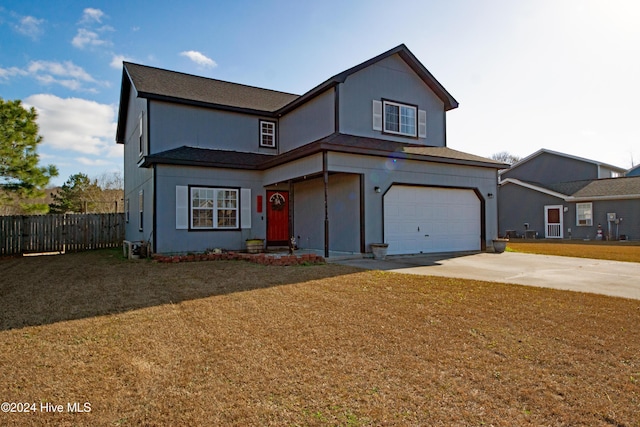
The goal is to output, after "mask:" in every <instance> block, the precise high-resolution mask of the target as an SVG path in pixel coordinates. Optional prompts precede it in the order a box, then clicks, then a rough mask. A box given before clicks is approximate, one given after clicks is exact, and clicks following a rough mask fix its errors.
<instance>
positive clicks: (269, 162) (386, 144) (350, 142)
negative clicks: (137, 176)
mask: <svg viewBox="0 0 640 427" xmlns="http://www.w3.org/2000/svg"><path fill="white" fill-rule="evenodd" d="M322 151H333V152H341V153H352V154H364V155H371V156H383V157H387V158H392V159H393V158H395V159H411V160H421V161H431V162H436V163H452V164H464V165H471V166H480V167H490V168H499V167H502V166H505V165H504V164H503V163H501V162H498V161H495V160H492V159H487V158H485V157H480V156H476V155H473V154H468V153H463V152H461V151H457V150H452V149H451V148H447V147H425V146H421V145H406V144H404V143H400V142H394V141H386V140H382V139H376V138H364V137H359V136H354V135H345V134H334V135H331V136H328V137H325V138H322V139H319V140H317V141H314V142H311V143H309V144H306V145H303V146H302V147H299V148H296V149H295V150H292V151H288V152H286V153H283V154H278V155H273V154H257V153H246V152H238V151H227V150H215V149H208V148H197V147H188V146H183V147H180V148H175V149H172V150H168V151H163V152H161V153H156V154H153V155H150V156H147V157H146V158H145V162H144V164H143V166H150V165H152V164H154V163H160V164H174V165H186V166H207V167H221V168H234V169H257V170H264V169H268V168H270V167H273V166H277V165H279V164H282V163H286V162H289V161H292V160H296V159H299V158H302V157H306V156H310V155H313V154H316V153H320V152H322Z"/></svg>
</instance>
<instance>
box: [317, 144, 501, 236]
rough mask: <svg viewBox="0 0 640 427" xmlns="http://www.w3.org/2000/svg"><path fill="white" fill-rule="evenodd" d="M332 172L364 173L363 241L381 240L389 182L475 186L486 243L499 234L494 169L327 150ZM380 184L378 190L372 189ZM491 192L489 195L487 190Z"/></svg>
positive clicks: (472, 187)
mask: <svg viewBox="0 0 640 427" xmlns="http://www.w3.org/2000/svg"><path fill="white" fill-rule="evenodd" d="M328 160H329V162H328V163H329V170H330V171H332V172H348V173H363V174H364V175H365V178H364V203H365V207H364V215H365V224H366V226H365V245H366V246H367V247H368V245H370V244H371V243H380V242H382V241H383V218H382V209H383V207H382V195H383V194H384V192H385V191H386V190H388V189H389V187H391V185H392V184H394V183H396V184H417V185H425V186H442V187H458V188H470V189H477V190H478V191H479V192H480V194H482V196H483V198H484V199H485V213H486V222H485V228H486V244H487V246H491V239H493V238H495V237H497V235H498V224H497V215H498V213H497V209H498V206H497V198H496V197H495V195H496V194H497V184H496V182H497V180H496V171H495V169H489V168H481V167H475V166H461V165H447V164H442V163H427V162H419V161H414V160H398V161H397V162H393V161H391V160H389V159H386V158H384V157H374V156H367V157H365V156H358V155H353V154H343V153H329V159H328ZM375 187H380V188H381V193H376V192H375V191H374V188H375ZM489 193H491V194H493V195H494V197H493V198H489V197H488V194H489Z"/></svg>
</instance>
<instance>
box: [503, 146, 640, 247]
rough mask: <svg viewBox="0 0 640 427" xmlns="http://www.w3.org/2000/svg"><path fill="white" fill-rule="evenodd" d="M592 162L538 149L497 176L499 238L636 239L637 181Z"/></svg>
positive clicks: (639, 228)
mask: <svg viewBox="0 0 640 427" xmlns="http://www.w3.org/2000/svg"><path fill="white" fill-rule="evenodd" d="M624 172H625V170H624V169H623V168H619V167H616V166H612V165H607V164H605V163H602V162H597V161H594V160H588V159H583V158H580V157H576V156H571V155H568V154H563V153H558V152H555V151H551V150H545V149H542V150H539V151H537V152H535V153H534V154H532V155H530V156H528V157H526V158H524V159H522V160H521V161H519V162H518V163H516V164H514V165H513V166H512V167H511V168H510V169H507V170H503V171H501V172H500V186H499V187H500V189H499V193H498V194H499V197H498V203H499V207H498V211H499V220H498V223H499V227H500V234H501V235H511V236H526V237H539V238H550V239H552V238H557V239H563V238H574V239H595V238H596V237H597V235H598V225H600V229H601V230H602V235H603V237H604V238H610V239H618V238H630V239H640V177H623V175H624Z"/></svg>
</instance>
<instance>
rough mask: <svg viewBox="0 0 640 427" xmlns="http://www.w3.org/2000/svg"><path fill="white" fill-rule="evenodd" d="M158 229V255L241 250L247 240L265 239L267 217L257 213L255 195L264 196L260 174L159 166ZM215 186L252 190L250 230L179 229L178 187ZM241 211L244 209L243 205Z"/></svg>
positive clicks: (157, 179) (229, 170)
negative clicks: (177, 221)
mask: <svg viewBox="0 0 640 427" xmlns="http://www.w3.org/2000/svg"><path fill="white" fill-rule="evenodd" d="M156 182H157V186H158V187H157V188H158V193H157V195H156V197H157V206H158V212H157V219H156V221H157V223H156V224H157V227H158V231H159V232H158V233H157V234H158V235H157V242H156V251H157V252H158V253H186V252H203V251H205V250H206V249H211V248H221V249H229V250H241V249H244V248H245V243H244V241H245V240H246V239H248V238H254V237H256V238H265V237H266V214H265V213H264V210H263V213H258V212H257V209H256V206H255V203H256V196H257V195H259V194H264V189H263V187H262V182H261V176H260V173H259V172H254V171H240V170H233V169H214V168H199V167H179V166H170V165H158V166H157V176H156ZM178 185H184V186H189V185H191V186H199V185H202V186H213V187H232V188H249V189H251V205H252V206H251V226H252V227H251V228H250V229H242V230H229V231H218V230H206V231H202V230H198V231H190V230H177V229H176V186H178ZM240 209H242V206H240Z"/></svg>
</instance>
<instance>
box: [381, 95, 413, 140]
mask: <svg viewBox="0 0 640 427" xmlns="http://www.w3.org/2000/svg"><path fill="white" fill-rule="evenodd" d="M383 106H384V131H385V132H387V133H394V134H398V135H404V136H414V137H415V136H417V133H416V128H417V126H416V117H417V108H416V107H415V106H412V105H404V104H398V103H397V102H391V101H383Z"/></svg>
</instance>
